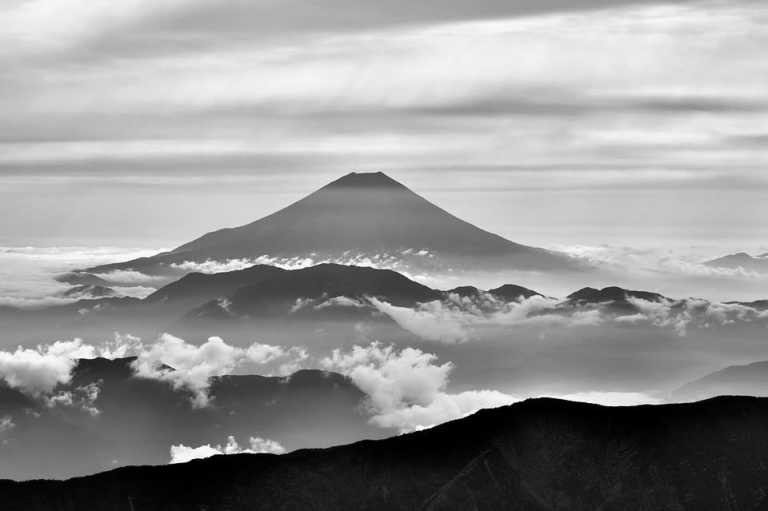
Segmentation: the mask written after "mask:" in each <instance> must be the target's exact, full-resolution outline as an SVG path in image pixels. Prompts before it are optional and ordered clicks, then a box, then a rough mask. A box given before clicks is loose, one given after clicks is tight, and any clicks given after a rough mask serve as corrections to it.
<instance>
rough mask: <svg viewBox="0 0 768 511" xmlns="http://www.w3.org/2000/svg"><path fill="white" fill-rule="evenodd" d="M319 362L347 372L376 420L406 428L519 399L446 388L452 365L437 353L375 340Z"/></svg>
mask: <svg viewBox="0 0 768 511" xmlns="http://www.w3.org/2000/svg"><path fill="white" fill-rule="evenodd" d="M320 365H321V366H322V367H323V368H324V369H327V370H333V371H338V372H340V373H342V374H344V375H346V376H348V377H349V378H350V379H351V380H352V381H353V382H354V383H355V385H357V386H358V387H359V388H360V390H362V391H363V392H365V394H366V395H367V396H368V401H367V406H368V409H369V411H370V412H371V414H372V417H371V422H372V423H374V424H376V425H378V426H381V427H388V428H397V429H398V430H400V431H402V432H406V431H413V430H417V429H422V428H426V427H430V426H433V425H435V424H439V423H441V422H445V421H448V420H452V419H457V418H460V417H463V416H465V415H468V414H470V413H473V412H475V411H477V410H479V409H480V408H487V407H495V406H501V405H504V404H510V403H512V402H514V401H516V399H515V398H514V397H512V396H509V395H506V394H503V393H501V392H496V391H489V390H479V391H466V392H462V393H459V394H451V393H448V392H446V387H447V385H448V376H449V374H450V372H451V371H452V369H453V364H451V363H450V362H446V363H443V364H438V363H437V357H436V355H434V354H431V353H425V352H423V351H421V350H419V349H415V348H404V349H402V350H400V351H398V350H396V349H395V348H394V347H393V346H383V345H381V344H380V343H372V344H370V345H368V346H354V347H353V348H352V349H351V350H350V351H346V352H344V351H341V350H339V349H336V350H334V351H333V352H332V354H331V356H329V357H326V358H324V359H322V360H321V362H320Z"/></svg>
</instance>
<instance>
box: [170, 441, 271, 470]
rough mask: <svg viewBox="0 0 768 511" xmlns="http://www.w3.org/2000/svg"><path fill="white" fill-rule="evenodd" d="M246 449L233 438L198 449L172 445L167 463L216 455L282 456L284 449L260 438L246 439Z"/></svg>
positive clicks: (184, 461)
mask: <svg viewBox="0 0 768 511" xmlns="http://www.w3.org/2000/svg"><path fill="white" fill-rule="evenodd" d="M248 443H249V446H250V447H248V448H242V447H240V445H239V444H238V443H237V440H235V437H234V436H228V437H227V443H226V444H224V445H223V446H222V445H215V446H211V445H210V444H205V445H201V446H198V447H187V446H186V445H184V444H179V445H172V446H171V449H170V455H171V460H170V462H169V463H171V464H173V463H186V462H188V461H191V460H196V459H201V458H210V457H211V456H216V455H217V454H243V453H250V454H260V453H269V454H283V453H284V452H285V448H284V447H283V446H282V445H280V443H279V442H276V441H274V440H269V439H265V438H261V437H250V438H249V439H248Z"/></svg>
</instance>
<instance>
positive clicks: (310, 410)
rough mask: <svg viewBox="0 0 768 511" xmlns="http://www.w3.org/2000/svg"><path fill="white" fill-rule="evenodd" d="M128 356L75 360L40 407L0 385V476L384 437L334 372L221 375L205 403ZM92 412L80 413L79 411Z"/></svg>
mask: <svg viewBox="0 0 768 511" xmlns="http://www.w3.org/2000/svg"><path fill="white" fill-rule="evenodd" d="M133 360H134V359H133V358H122V359H115V360H108V359H104V358H96V359H84V360H80V361H79V362H78V364H77V366H76V367H75V369H74V371H73V374H72V381H71V382H70V383H69V384H67V385H62V386H60V387H59V388H57V393H58V394H59V395H64V394H65V393H68V395H69V396H70V398H69V399H68V400H67V402H59V403H53V402H49V403H46V402H45V401H44V400H43V399H33V398H29V397H26V396H25V395H24V394H22V393H20V392H19V391H17V390H14V389H11V388H8V387H7V386H5V385H4V384H2V383H1V382H0V420H2V419H3V418H8V419H10V421H11V422H10V423H11V424H13V426H12V427H10V428H9V429H7V430H5V431H2V428H0V478H14V479H19V478H30V477H71V476H75V475H82V474H87V473H92V472H96V471H100V470H106V469H108V468H112V467H115V466H122V465H135V464H156V463H166V462H167V461H168V459H169V455H168V451H169V448H170V446H171V445H173V444H179V443H183V444H185V445H189V446H198V445H203V444H212V445H216V444H222V443H224V442H225V441H226V439H227V436H229V435H232V436H234V437H235V438H237V439H238V440H239V441H241V442H242V441H247V439H248V438H249V437H250V436H260V437H264V438H269V439H272V440H274V441H277V442H280V443H281V444H282V445H283V446H284V447H285V448H286V449H288V450H293V449H297V448H303V447H310V446H317V447H324V446H329V445H337V444H340V443H347V442H352V441H355V440H359V439H361V438H377V437H379V438H380V437H382V436H385V435H387V434H390V433H391V431H392V430H385V429H382V428H379V427H377V426H374V425H371V424H369V423H368V415H367V414H365V413H362V412H361V406H362V403H363V401H364V399H365V397H366V396H365V394H364V393H363V392H362V391H361V390H360V389H359V388H358V387H357V386H355V385H354V383H352V381H351V380H350V379H349V378H346V377H344V376H342V375H340V374H337V373H332V372H325V371H318V370H301V371H298V372H295V373H293V374H292V375H291V376H289V377H279V376H260V375H227V376H221V377H215V378H213V379H212V380H211V386H210V396H211V405H210V406H208V407H205V408H195V407H194V406H192V404H191V401H190V398H191V394H190V393H189V391H187V390H185V389H174V388H173V387H172V386H171V385H170V384H169V383H167V382H164V381H159V380H155V379H147V378H140V377H138V376H135V375H134V371H133V369H132V368H131V362H133ZM86 406H87V407H88V409H91V410H98V412H94V413H90V412H89V410H88V409H86V408H85V407H86ZM0 509H5V507H4V504H3V503H2V500H1V499H0Z"/></svg>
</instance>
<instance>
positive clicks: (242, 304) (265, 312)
mask: <svg viewBox="0 0 768 511" xmlns="http://www.w3.org/2000/svg"><path fill="white" fill-rule="evenodd" d="M74 289H75V290H77V291H78V292H80V291H83V292H85V291H89V290H96V291H101V288H100V287H99V286H98V285H94V284H82V285H79V286H76V287H75V288H74ZM104 292H105V291H104ZM105 294H106V292H105ZM75 296H76V295H75ZM536 296H538V297H541V298H546V302H547V303H544V304H541V306H540V307H539V308H538V313H540V314H543V313H554V314H557V313H563V314H568V313H570V312H573V311H575V310H599V311H600V312H602V313H606V314H611V315H614V316H617V317H618V316H626V315H633V314H638V313H641V312H642V304H643V302H648V303H655V304H660V305H664V306H665V307H666V308H668V309H669V310H670V311H671V312H674V313H680V314H683V313H685V311H686V308H687V307H689V306H692V304H694V305H695V308H696V309H701V308H702V307H706V306H707V304H708V303H709V302H706V301H703V300H699V301H696V300H695V299H674V298H669V297H666V296H664V295H662V294H659V293H655V292H649V291H639V290H631V289H624V288H621V287H617V286H609V287H604V288H602V289H597V288H592V287H585V288H582V289H579V290H578V291H575V292H573V293H571V294H569V295H568V296H567V297H566V298H565V299H562V300H558V299H556V298H551V297H550V298H547V297H545V296H544V295H543V294H542V293H539V292H538V291H535V290H532V289H528V288H525V287H522V286H518V285H514V284H505V285H502V286H500V287H497V288H494V289H490V290H481V289H479V288H477V287H474V286H461V287H457V288H454V289H449V290H440V289H433V288H430V287H428V286H425V285H423V284H420V283H418V282H415V281H413V280H411V279H409V278H408V277H406V276H405V275H403V274H401V273H398V272H396V271H393V270H382V269H376V268H371V267H362V266H347V265H340V264H332V263H324V264H319V265H316V266H311V267H307V268H301V269H297V270H286V269H283V268H279V267H275V266H269V265H254V266H252V267H249V268H245V269H242V270H234V271H228V272H221V273H189V274H187V275H185V276H183V277H182V278H180V279H178V280H176V281H174V282H171V283H170V284H168V285H166V286H163V287H161V288H160V289H158V290H157V291H155V292H154V293H152V294H150V295H149V296H147V297H146V298H144V299H137V298H130V297H113V296H106V297H102V298H91V297H89V298H87V299H81V300H78V301H76V302H73V303H68V304H64V305H55V306H52V307H49V308H48V309H44V310H42V311H31V312H30V311H21V310H19V309H13V308H6V309H5V310H4V311H0V313H2V314H4V315H5V316H9V315H12V316H20V315H23V314H31V315H33V316H34V315H36V316H37V317H41V316H44V315H49V316H65V317H66V316H70V317H71V316H77V317H78V318H81V319H83V320H86V319H87V318H98V317H101V318H112V319H115V318H119V317H120V316H121V315H122V316H127V315H130V314H133V315H136V314H140V315H141V317H143V318H145V319H149V318H161V319H162V320H164V321H166V322H174V321H183V322H189V321H194V320H208V319H212V320H226V319H248V318H269V319H272V320H281V319H284V318H289V317H290V318H291V319H308V320H328V319H331V320H338V319H341V320H343V319H355V320H358V319H359V320H365V319H374V320H382V319H383V320H387V318H386V316H384V315H382V314H381V312H380V310H379V309H378V308H377V307H376V306H375V304H373V303H372V301H371V299H372V298H375V299H377V300H380V301H382V302H386V303H388V304H390V305H394V306H399V307H409V308H416V307H418V306H419V305H420V304H424V303H427V302H431V301H435V300H438V301H444V302H446V301H451V300H452V297H460V298H461V299H463V300H465V302H464V303H465V304H466V300H469V301H470V302H473V303H474V304H475V305H476V306H477V307H478V308H479V309H480V310H485V309H488V307H489V306H490V307H491V309H493V308H494V307H496V308H498V307H500V306H501V305H503V304H510V303H513V302H519V301H521V300H523V299H529V298H532V297H536ZM484 297H487V298H490V299H492V300H493V302H492V303H488V302H487V300H486V299H485V298H484ZM691 300H693V302H692V301H691ZM725 303H726V304H731V305H740V306H743V307H747V308H749V309H752V310H753V311H752V312H753V314H752V316H755V317H757V316H758V315H759V314H760V313H761V311H764V310H768V301H765V300H758V301H754V302H725ZM455 305H456V306H458V307H462V302H461V301H459V302H456V303H455ZM693 312H695V311H693Z"/></svg>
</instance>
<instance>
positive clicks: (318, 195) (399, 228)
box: [90, 172, 577, 272]
mask: <svg viewBox="0 0 768 511" xmlns="http://www.w3.org/2000/svg"><path fill="white" fill-rule="evenodd" d="M424 251H426V252H424ZM404 253H405V254H404ZM415 253H421V254H423V255H422V256H414V255H413V254H415ZM427 253H428V254H431V255H432V256H433V257H434V256H437V257H438V258H447V259H448V260H455V259H456V258H459V259H462V258H483V259H488V258H490V259H498V260H499V261H498V262H500V263H502V262H503V263H504V264H505V265H506V267H508V268H517V269H540V270H572V269H576V268H577V265H576V263H574V261H573V260H572V259H571V258H569V257H567V256H565V255H564V254H558V253H555V252H550V251H547V250H543V249H538V248H533V247H528V246H525V245H520V244H518V243H513V242H511V241H509V240H506V239H504V238H502V237H501V236H498V235H496V234H492V233H489V232H487V231H484V230H482V229H479V228H477V227H475V226H474V225H472V224H470V223H467V222H465V221H463V220H461V219H459V218H457V217H455V216H453V215H451V214H450V213H448V212H446V211H444V210H443V209H441V208H439V207H437V206H435V205H434V204H432V203H430V202H429V201H427V200H425V199H424V198H422V197H421V196H419V195H417V194H416V193H414V192H413V191H411V190H410V189H408V188H407V187H405V186H404V185H402V184H400V183H399V182H397V181H395V180H393V179H392V178H390V177H388V176H387V175H385V174H383V173H381V172H376V173H354V172H353V173H351V174H348V175H346V176H343V177H341V178H339V179H337V180H336V181H334V182H332V183H330V184H328V185H326V186H324V187H322V188H320V189H319V190H317V191H315V192H314V193H312V194H310V195H308V196H307V197H305V198H303V199H301V200H299V201H297V202H295V203H293V204H291V205H290V206H288V207H286V208H284V209H281V210H280V211H277V212H276V213H273V214H271V215H269V216H266V217H264V218H262V219H260V220H257V221H255V222H252V223H250V224H247V225H242V226H239V227H233V228H226V229H220V230H218V231H214V232H210V233H208V234H205V235H203V236H201V237H199V238H197V239H195V240H193V241H190V242H189V243H185V244H183V245H181V246H179V247H177V248H175V249H174V250H171V251H170V252H166V253H161V254H158V255H156V256H153V257H148V258H141V259H136V260H133V261H128V262H125V263H117V264H108V265H103V266H99V267H96V268H91V270H90V271H94V272H107V271H111V270H116V269H129V268H130V269H134V270H141V271H160V269H161V267H162V266H163V265H169V264H171V263H180V262H183V261H197V262H202V261H206V260H219V261H223V260H229V259H242V258H256V257H259V256H263V255H268V256H271V257H310V256H312V257H314V258H315V259H322V258H344V257H348V256H349V255H350V254H367V255H369V256H379V255H381V254H391V255H397V256H398V257H400V256H403V257H410V258H411V259H414V260H418V259H422V260H427V259H430V257H428V256H427V255H426V254H427ZM454 262H455V261H454Z"/></svg>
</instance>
